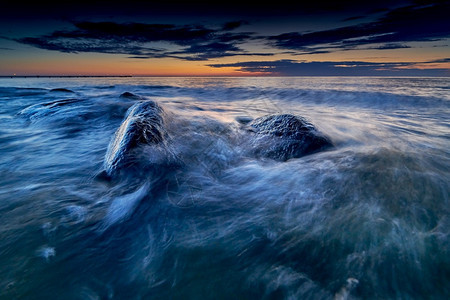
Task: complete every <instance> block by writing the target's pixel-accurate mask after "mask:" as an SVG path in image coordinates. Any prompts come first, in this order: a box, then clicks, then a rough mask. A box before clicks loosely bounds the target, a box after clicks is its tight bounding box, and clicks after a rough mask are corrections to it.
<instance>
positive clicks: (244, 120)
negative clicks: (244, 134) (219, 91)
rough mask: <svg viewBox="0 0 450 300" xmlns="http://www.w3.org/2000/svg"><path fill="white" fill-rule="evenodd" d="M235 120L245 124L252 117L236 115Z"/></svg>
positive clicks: (251, 119)
mask: <svg viewBox="0 0 450 300" xmlns="http://www.w3.org/2000/svg"><path fill="white" fill-rule="evenodd" d="M236 121H238V122H239V123H240V124H243V125H245V124H248V123H250V122H251V121H253V118H252V117H249V116H237V117H236Z"/></svg>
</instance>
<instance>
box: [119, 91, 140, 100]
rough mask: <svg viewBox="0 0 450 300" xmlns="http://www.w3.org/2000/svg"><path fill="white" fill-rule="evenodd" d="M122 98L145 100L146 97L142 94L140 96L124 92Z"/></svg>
mask: <svg viewBox="0 0 450 300" xmlns="http://www.w3.org/2000/svg"><path fill="white" fill-rule="evenodd" d="M120 98H125V99H132V100H143V99H144V98H142V97H141V96H138V95H136V94H133V93H130V92H125V93H122V94H121V95H120Z"/></svg>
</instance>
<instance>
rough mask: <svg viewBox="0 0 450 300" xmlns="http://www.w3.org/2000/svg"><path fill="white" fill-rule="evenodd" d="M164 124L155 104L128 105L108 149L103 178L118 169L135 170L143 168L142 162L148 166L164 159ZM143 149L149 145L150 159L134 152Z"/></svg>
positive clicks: (111, 174) (158, 108) (160, 112)
mask: <svg viewBox="0 0 450 300" xmlns="http://www.w3.org/2000/svg"><path fill="white" fill-rule="evenodd" d="M164 125H165V124H164V111H163V109H162V108H161V107H160V106H159V105H158V104H157V103H156V102H154V101H141V102H138V103H136V104H134V105H133V106H131V107H130V108H129V109H128V111H127V113H126V115H125V119H124V120H123V121H122V124H121V125H120V127H119V128H118V129H117V131H116V133H115V135H114V138H113V139H112V140H111V142H110V144H109V146H108V150H107V153H106V156H105V161H104V167H105V173H106V175H107V176H115V175H117V174H118V173H120V172H121V170H124V169H130V168H134V167H136V168H137V167H139V169H145V168H144V167H143V166H142V164H141V162H142V161H145V162H144V164H145V163H146V162H148V163H149V164H151V163H152V162H155V160H157V159H161V160H164V159H166V157H164V156H165V155H166V154H167V153H166V152H167V147H166V145H165V140H166V138H167V132H166V129H165V126H164ZM144 146H151V151H147V152H151V154H152V155H153V157H150V158H148V157H146V158H145V159H143V158H142V157H140V156H141V153H138V152H136V151H139V149H141V148H142V147H144ZM141 150H142V149H141ZM141 152H142V151H141ZM141 158H142V160H141ZM104 175H105V174H102V177H103V176H104Z"/></svg>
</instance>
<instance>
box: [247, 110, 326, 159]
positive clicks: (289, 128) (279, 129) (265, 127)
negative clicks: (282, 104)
mask: <svg viewBox="0 0 450 300" xmlns="http://www.w3.org/2000/svg"><path fill="white" fill-rule="evenodd" d="M247 129H248V130H249V131H250V132H252V135H253V136H252V138H251V145H252V151H254V154H256V156H258V157H269V158H272V159H275V160H280V161H286V160H288V159H290V158H297V157H301V156H304V155H308V154H312V153H315V152H318V151H321V150H324V149H327V148H330V147H332V146H333V145H332V143H331V141H330V140H329V139H328V138H327V137H326V136H324V135H323V134H322V133H320V132H319V131H318V130H317V129H316V128H315V127H314V126H313V125H312V124H311V123H309V122H307V121H306V120H305V119H303V118H301V117H297V116H294V115H290V114H283V115H269V116H264V117H260V118H257V119H255V120H253V121H251V122H250V123H249V124H248V125H247Z"/></svg>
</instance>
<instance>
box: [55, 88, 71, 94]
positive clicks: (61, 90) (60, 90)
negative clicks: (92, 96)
mask: <svg viewBox="0 0 450 300" xmlns="http://www.w3.org/2000/svg"><path fill="white" fill-rule="evenodd" d="M50 92H63V93H75V92H74V91H71V90H69V89H65V88H56V89H51V90H50Z"/></svg>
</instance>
